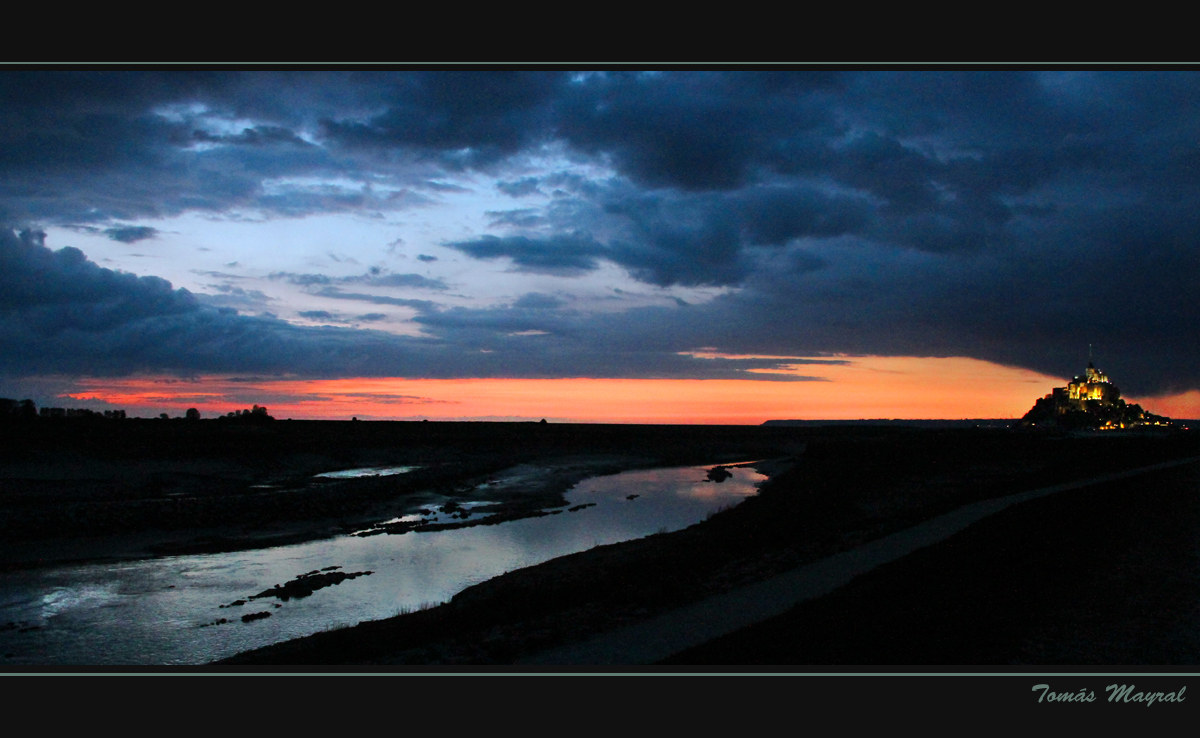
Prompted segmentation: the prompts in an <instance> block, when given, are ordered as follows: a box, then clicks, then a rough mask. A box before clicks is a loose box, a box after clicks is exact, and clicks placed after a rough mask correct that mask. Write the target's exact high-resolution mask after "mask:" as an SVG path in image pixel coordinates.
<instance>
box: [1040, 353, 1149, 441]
mask: <svg viewBox="0 0 1200 738" xmlns="http://www.w3.org/2000/svg"><path fill="white" fill-rule="evenodd" d="M1171 425H1172V423H1171V419H1170V418H1165V417H1163V416H1161V415H1154V414H1152V413H1148V412H1146V411H1145V410H1143V409H1142V408H1141V406H1140V405H1130V404H1128V403H1126V402H1125V401H1124V400H1122V399H1121V390H1120V389H1118V388H1117V385H1115V384H1113V383H1112V382H1111V381H1109V378H1108V375H1107V374H1105V373H1104V372H1102V371H1100V370H1099V369H1097V368H1096V366H1095V365H1094V364H1093V363H1092V362H1090V361H1089V362H1088V365H1087V370H1086V371H1085V372H1084V374H1083V376H1076V377H1075V378H1074V379H1072V380H1071V381H1070V382H1068V383H1067V386H1066V387H1055V388H1054V391H1053V392H1051V393H1050V394H1048V395H1046V396H1045V397H1043V398H1042V399H1040V400H1038V401H1037V402H1036V403H1034V406H1033V408H1032V409H1030V411H1029V412H1027V413H1025V417H1023V418H1021V420H1019V421H1018V422H1017V426H1018V427H1021V428H1052V429H1062V430H1114V431H1115V430H1132V429H1134V428H1141V427H1145V426H1160V427H1170V426H1171Z"/></svg>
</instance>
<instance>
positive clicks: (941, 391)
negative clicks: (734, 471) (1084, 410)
mask: <svg viewBox="0 0 1200 738" xmlns="http://www.w3.org/2000/svg"><path fill="white" fill-rule="evenodd" d="M823 358H826V359H828V358H829V357H823ZM836 358H839V359H843V360H845V361H846V362H847V363H846V364H843V365H832V364H797V365H794V366H793V367H792V368H791V369H789V370H788V371H789V372H790V373H794V374H795V375H797V376H809V377H816V378H819V379H820V380H821V381H765V380H766V377H765V376H764V380H752V379H707V380H700V379H582V378H569V379H402V378H357V379H326V380H300V379H260V380H249V381H248V380H244V379H235V378H231V377H215V376H214V377H203V378H200V379H198V380H194V381H189V382H181V381H178V380H165V379H161V378H134V379H87V380H80V382H79V385H80V391H78V392H75V393H72V394H71V395H69V396H70V397H72V398H74V399H92V400H101V401H104V402H106V403H109V404H111V405H115V406H118V407H123V408H126V409H129V410H130V411H131V414H141V413H145V414H150V415H156V414H157V413H158V412H161V411H166V412H169V413H172V414H182V412H183V411H184V410H186V409H187V408H189V407H196V408H198V409H200V410H201V412H202V413H203V414H204V415H205V416H211V415H213V414H224V413H226V412H229V411H230V410H234V409H238V408H244V407H249V405H250V404H260V405H266V406H267V407H268V408H269V409H270V411H271V414H272V415H274V416H276V417H280V418H286V417H292V418H313V419H321V418H328V419H347V418H349V417H351V416H357V417H359V418H364V419H366V418H374V419H420V418H429V419H432V420H459V419H463V420H466V419H537V418H543V417H544V418H548V419H552V420H556V421H563V422H595V423H680V424H691V423H712V424H757V423H762V422H763V421H764V420H770V419H773V418H800V419H813V420H833V419H855V418H1017V417H1020V416H1021V415H1023V414H1024V413H1025V412H1026V411H1027V410H1028V409H1029V408H1030V407H1031V406H1032V405H1033V402H1034V401H1035V400H1036V399H1038V398H1039V397H1041V396H1043V395H1045V394H1046V393H1047V392H1049V391H1050V389H1051V388H1052V387H1055V386H1060V385H1062V384H1064V380H1063V379H1061V378H1056V377H1050V376H1046V375H1043V374H1038V373H1036V372H1032V371H1028V370H1024V369H1015V368H1011V367H1004V366H1000V365H997V364H991V363H988V362H984V361H978V360H975V359H965V358H917V357H876V356H864V357H836ZM1192 394H1196V393H1192ZM1143 406H1145V407H1146V408H1147V409H1148V410H1151V411H1154V412H1162V410H1161V409H1160V407H1161V406H1160V405H1158V404H1155V402H1154V401H1148V402H1147V403H1145V404H1144V405H1143ZM1192 406H1193V407H1194V406H1195V405H1194V404H1193V405H1192Z"/></svg>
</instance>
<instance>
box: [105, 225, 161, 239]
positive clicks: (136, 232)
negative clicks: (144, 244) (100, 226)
mask: <svg viewBox="0 0 1200 738" xmlns="http://www.w3.org/2000/svg"><path fill="white" fill-rule="evenodd" d="M104 235H106V236H108V237H109V238H110V239H112V240H113V241H120V242H121V243H135V242H137V241H144V240H146V239H148V238H154V237H155V236H156V235H158V229H157V228H151V227H149V226H120V227H117V228H105V229H104Z"/></svg>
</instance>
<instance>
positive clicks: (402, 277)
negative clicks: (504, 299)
mask: <svg viewBox="0 0 1200 738" xmlns="http://www.w3.org/2000/svg"><path fill="white" fill-rule="evenodd" d="M267 278H268V279H277V280H278V279H282V280H284V281H286V282H288V283H289V284H294V285H298V286H300V287H315V286H325V285H332V284H351V283H358V284H367V285H370V286H372V287H417V288H421V289H428V290H444V289H446V283H445V282H443V281H442V280H440V279H430V278H428V277H422V276H421V275H420V274H385V273H383V272H382V271H380V270H374V271H371V272H368V273H366V274H362V275H358V276H354V277H330V276H328V275H325V274H297V273H295V272H271V274H269V275H267Z"/></svg>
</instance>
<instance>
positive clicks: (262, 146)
mask: <svg viewBox="0 0 1200 738" xmlns="http://www.w3.org/2000/svg"><path fill="white" fill-rule="evenodd" d="M1198 243H1200V78H1198V77H1197V76H1196V75H1194V74H1191V73H1176V72H1161V71H1149V72H1138V73H1129V72H1112V71H1104V70H1094V71H1057V72H1046V71H1032V70H1031V71H1028V72H1020V71H992V72H962V73H960V72H942V71H937V72H899V71H895V72H891V71H883V72H880V71H856V70H848V71H840V72H826V71H819V70H813V69H796V70H793V71H776V72H762V71H742V72H711V71H688V70H682V71H666V72H641V71H617V72H613V71H595V70H591V71H586V70H585V71H553V70H541V69H527V70H523V71H482V72H480V71H441V72H433V71H426V72H374V71H373V72H366V71H339V72H328V71H303V70H296V71H290V72H266V71H262V72H233V71H228V72H227V71H220V70H217V71H203V72H201V71H192V70H181V71H165V72H104V71H11V70H10V71H3V72H0V396H4V397H13V398H18V399H22V398H26V397H29V398H32V399H34V400H35V401H36V402H37V403H38V404H39V405H51V406H60V407H89V408H93V409H108V408H124V409H126V410H127V411H128V412H129V413H130V414H132V415H147V416H149V415H157V414H158V413H159V412H168V413H170V414H172V415H179V414H182V413H183V411H184V410H186V409H187V408H189V407H196V408H199V409H200V410H201V411H202V414H203V415H205V416H211V415H215V414H218V413H225V412H228V411H230V410H233V409H237V408H244V407H249V406H250V405H252V404H260V405H266V406H267V407H268V408H269V409H270V411H271V413H272V414H273V415H275V416H276V417H294V418H342V419H345V418H349V417H351V416H357V417H359V418H363V419H382V418H430V419H460V418H461V419H540V418H543V417H544V418H547V419H550V420H554V421H580V422H634V423H636V422H648V423H672V422H678V423H761V422H763V421H764V420H768V419H772V418H806V419H825V418H828V419H835V418H836V419H843V418H939V417H943V418H1004V417H1019V416H1020V415H1022V414H1023V413H1024V412H1025V411H1026V410H1028V409H1029V407H1030V406H1032V404H1033V402H1034V400H1036V399H1037V398H1038V397H1041V396H1042V395H1044V394H1046V393H1048V392H1049V391H1050V390H1051V388H1052V387H1054V386H1061V385H1063V384H1065V382H1066V381H1067V380H1068V379H1069V378H1070V377H1071V376H1072V375H1075V374H1080V373H1082V371H1083V368H1084V367H1085V366H1086V364H1087V361H1088V347H1089V344H1090V345H1092V347H1093V351H1094V355H1095V361H1096V364H1097V365H1098V366H1099V367H1100V368H1101V369H1103V370H1104V371H1105V372H1106V373H1108V374H1109V376H1110V377H1111V378H1112V379H1113V381H1114V382H1116V384H1117V385H1118V386H1119V387H1120V388H1121V390H1122V392H1123V393H1124V395H1125V396H1126V397H1127V398H1129V399H1131V400H1133V401H1137V402H1140V403H1142V404H1143V406H1144V407H1146V408H1147V409H1148V410H1151V411H1153V412H1157V413H1161V414H1166V415H1170V416H1174V417H1185V418H1196V417H1200V372H1198V371H1197V366H1200V363H1198V362H1200V341H1197V336H1196V334H1197V326H1200V302H1198V301H1197V299H1196V285H1197V284H1200V250H1198V248H1197V244H1198Z"/></svg>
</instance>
